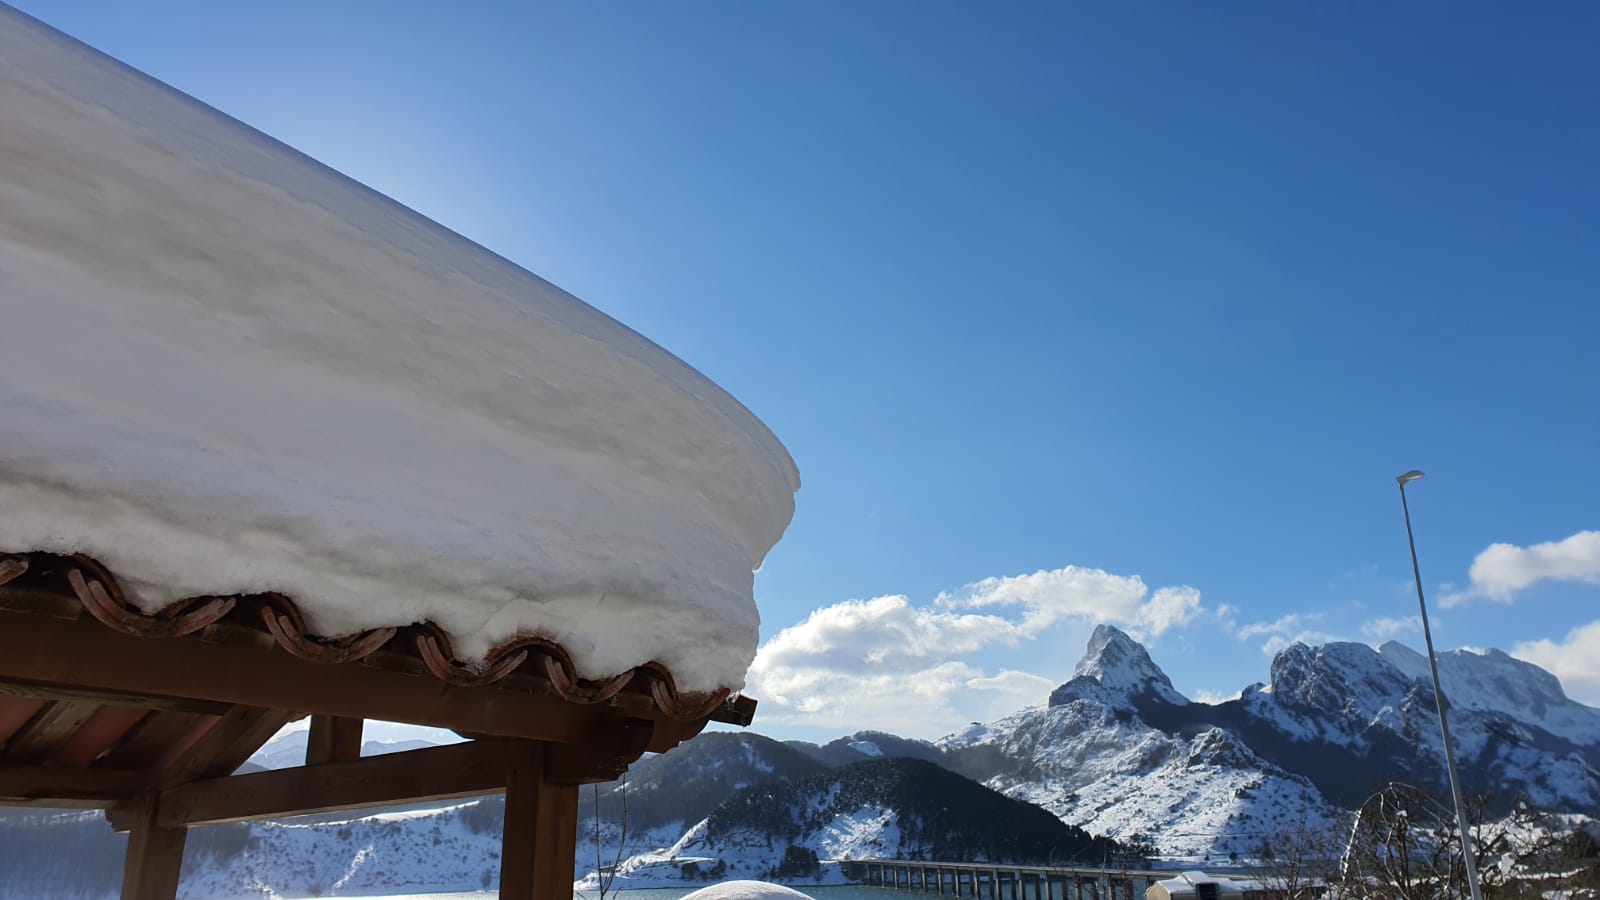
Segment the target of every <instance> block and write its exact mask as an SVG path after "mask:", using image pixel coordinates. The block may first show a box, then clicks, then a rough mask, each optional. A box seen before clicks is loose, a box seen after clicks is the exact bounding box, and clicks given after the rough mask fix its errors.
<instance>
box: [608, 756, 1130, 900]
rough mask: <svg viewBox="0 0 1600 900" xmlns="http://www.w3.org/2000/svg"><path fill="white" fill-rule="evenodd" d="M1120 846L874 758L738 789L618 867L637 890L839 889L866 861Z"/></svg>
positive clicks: (1038, 859)
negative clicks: (765, 882) (719, 881)
mask: <svg viewBox="0 0 1600 900" xmlns="http://www.w3.org/2000/svg"><path fill="white" fill-rule="evenodd" d="M1121 855H1122V848H1120V847H1118V846H1117V845H1116V844H1115V843H1113V842H1111V841H1107V840H1104V839H1101V838H1097V837H1094V836H1092V835H1090V834H1089V833H1087V832H1085V831H1084V830H1082V829H1080V828H1075V827H1073V826H1070V825H1067V824H1065V823H1063V822H1062V821H1060V819H1058V818H1056V817H1054V816H1052V815H1051V814H1050V813H1049V812H1047V811H1045V810H1043V809H1040V808H1038V807H1037V806H1033V805H1030V804H1028V803H1024V802H1019V801H1018V800H1016V799H1011V798H1007V797H1005V796H1003V795H1001V794H999V793H996V792H995V791H992V790H989V789H987V788H984V787H983V786H981V785H978V784H976V783H974V782H972V781H970V780H968V779H966V778H963V777H961V776H959V775H956V774H955V773H953V772H949V771H947V770H945V769H942V768H940V767H939V766H936V765H934V764H932V763H929V762H925V761H922V760H916V759H904V758H902V759H882V758H874V759H869V760H865V761H862V762H858V763H854V764H852V765H849V766H845V767H843V768H839V769H831V770H827V771H823V772H819V773H817V774H814V775H811V776H809V777H806V778H801V779H798V780H794V781H789V782H774V783H768V784H763V785H755V786H752V787H748V788H744V789H742V790H739V791H736V792H734V793H733V794H732V795H731V796H729V797H728V798H727V799H726V800H724V801H723V802H722V803H721V804H719V805H718V806H717V808H716V809H715V810H713V811H712V813H711V814H710V815H709V816H707V817H706V818H705V819H704V820H702V821H700V822H699V823H697V824H695V825H694V826H692V827H691V828H690V829H689V830H688V831H687V832H686V833H685V834H684V835H683V837H682V838H681V839H680V840H678V841H677V842H676V843H675V844H673V845H672V846H671V847H667V848H662V849H660V850H657V851H654V852H651V853H644V854H639V855H636V856H634V857H632V858H630V859H629V860H627V861H626V862H625V863H624V864H623V865H622V866H621V867H620V869H619V871H620V877H621V879H623V881H622V882H621V883H625V884H628V885H629V886H635V887H637V886H645V885H648V884H658V883H670V882H672V881H678V880H690V881H693V880H695V879H696V878H698V877H701V876H703V875H708V874H709V875H710V876H711V877H729V878H733V877H739V878H748V877H754V878H768V877H777V878H789V879H798V880H801V881H804V880H822V881H835V880H838V879H839V878H840V877H841V874H842V873H841V871H840V870H839V869H838V868H837V867H834V866H829V865H825V864H826V863H829V862H830V861H833V862H836V861H840V860H849V859H860V858H866V857H897V856H904V857H906V858H911V859H919V858H920V859H956V858H959V859H969V860H1006V861H1011V862H1035V863H1046V862H1057V863H1066V862H1072V861H1078V862H1085V863H1094V864H1102V863H1104V862H1105V861H1107V860H1108V859H1113V858H1116V859H1120V858H1121Z"/></svg>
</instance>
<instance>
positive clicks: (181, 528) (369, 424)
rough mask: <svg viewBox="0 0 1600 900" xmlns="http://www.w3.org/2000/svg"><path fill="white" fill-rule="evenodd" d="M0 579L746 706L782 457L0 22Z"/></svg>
mask: <svg viewBox="0 0 1600 900" xmlns="http://www.w3.org/2000/svg"><path fill="white" fill-rule="evenodd" d="M0 108H3V109H4V110H5V120H6V125H5V127H4V128H0V208H4V210H5V214H4V216H0V305H3V306H4V309H5V325H4V327H3V328H0V421H3V422H4V423H5V440H4V441H3V442H0V509H4V510H5V516H4V520H3V522H0V550H9V551H17V552H26V551H54V552H86V553H89V554H91V555H93V556H96V557H98V558H99V559H100V560H101V561H102V562H104V563H105V564H106V565H107V566H109V567H110V568H111V569H112V570H113V571H115V572H117V573H118V574H119V575H120V576H122V577H123V578H124V579H126V580H127V581H128V582H129V583H130V586H131V587H132V588H134V589H135V590H136V591H137V593H138V595H139V596H138V598H137V599H135V601H134V602H136V603H137V604H138V605H139V606H141V607H142V608H144V609H146V610H147V611H149V610H154V609H156V608H159V607H160V606H162V605H165V604H166V603H168V602H170V601H171V600H173V599H177V598H179V597H182V596H187V595H196V594H215V593H251V592H262V591H280V592H283V593H285V594H288V595H290V596H292V597H294V598H295V600H296V601H297V603H298V604H299V605H300V608H301V610H302V611H303V612H304V613H305V614H306V618H307V620H308V625H309V626H310V627H311V628H312V629H313V630H314V631H317V632H320V633H322V634H324V635H341V634H348V633H352V632H356V631H360V630H363V629H366V628H370V627H376V626H385V625H403V624H408V623H412V622H416V621H419V620H424V619H431V620H433V621H434V622H436V623H438V624H439V625H440V626H442V627H443V628H444V629H445V630H446V631H447V632H449V633H450V635H451V638H452V641H453V644H454V649H455V651H456V653H457V655H458V656H460V657H461V658H463V659H468V660H470V659H474V658H481V657H482V655H483V654H484V653H486V652H487V651H488V650H489V649H491V648H492V647H493V646H494V645H495V644H497V643H498V642H500V641H502V640H504V639H506V638H508V637H510V636H513V635H516V634H518V633H540V634H543V635H545V636H548V637H551V638H553V639H555V640H558V641H560V642H561V643H563V644H564V645H565V646H566V648H567V649H568V650H569V651H570V652H571V653H572V655H573V658H574V661H575V663H576V664H577V666H578V668H579V670H580V674H582V675H585V676H593V677H598V676H604V675H608V674H613V673H617V672H621V671H625V670H627V669H629V668H632V667H633V666H635V665H638V664H640V663H644V662H647V661H649V660H652V659H654V660H659V661H660V662H662V663H663V664H665V665H666V666H667V667H668V668H669V669H671V670H672V672H673V673H674V675H675V676H676V678H677V679H678V683H679V687H681V688H683V689H686V690H691V691H698V690H710V689H714V688H717V687H723V686H730V687H731V686H738V685H741V684H742V683H743V680H744V674H745V670H746V668H747V667H748V665H749V663H750V661H751V659H752V658H753V657H754V654H755V649H756V640H757V626H758V617H757V612H756V608H755V604H754V602H753V600H752V596H751V589H752V583H753V575H752V571H753V570H754V569H756V568H758V567H759V566H760V564H761V562H762V559H763V558H764V556H765V555H766V553H767V551H768V550H769V549H770V548H771V547H772V546H773V544H775V543H776V542H777V540H778V538H779V537H780V536H781V535H782V534H783V531H784V529H785V528H786V527H787V525H788V523H789V520H790V517H791V516H792V514H793V509H794V492H795V491H796V490H797V489H798V486H799V478H798V474H797V472H796V469H795V467H794V463H793V461H792V460H791V459H790V458H789V455H788V453H787V451H785V449H784V448H783V445H782V444H780V443H779V442H778V440H777V439H776V438H775V437H774V436H773V435H772V434H771V433H770V432H769V431H768V430H767V429H766V427H765V426H763V425H762V424H761V422H760V421H758V420H757V419H756V418H755V416H754V415H752V414H751V413H750V412H749V411H748V410H746V409H745V408H744V407H743V406H741V405H740V404H739V403H738V402H737V401H736V400H734V399H733V398H732V397H731V396H729V395H728V394H727V393H725V392H724V391H722V390H721V389H720V388H719V387H718V386H717V385H715V384H713V383H712V382H711V381H710V380H708V379H707V378H705V377H704V376H702V375H701V374H700V373H698V372H696V371H695V370H693V369H691V368H690V367H689V366H687V365H685V364H684V363H683V362H681V361H679V360H678V359H676V358H675V357H673V356H672V355H671V354H669V353H667V352H666V351H664V350H662V349H661V348H660V347H657V346H656V345H655V344H653V343H651V342H650V341H648V340H646V339H645V338H643V337H641V336H640V335H638V334H636V333H634V332H633V331H630V330H629V329H628V328H626V327H625V326H623V325H621V324H619V323H617V322H615V321H613V320H612V319H610V318H608V317H607V316H605V315H604V314H603V313H600V312H599V311H597V310H595V309H593V308H592V307H590V306H588V305H586V304H584V303H583V302H581V301H579V300H578V299H577V298H575V297H573V296H571V295H569V294H567V293H565V292H564V291H562V290H560V289H559V288H557V287H555V286H554V285H551V284H550V283H548V282H546V281H544V280H542V279H540V278H538V277H537V276H534V275H532V274H530V273H529V272H527V271H525V270H523V269H521V268H519V267H517V266H516V265H513V264H512V263H510V262H508V261H506V260H505V259H502V258H500V257H498V256H496V255H494V254H493V253H490V252H489V251H487V250H485V249H483V248H481V247H479V246H477V245H475V244H473V243H471V242H470V241H467V240H466V239H464V238H462V237H460V236H459V235H456V234H454V233H452V232H450V231H448V230H446V229H445V228H443V227H441V226H439V225H437V224H435V223H433V222H431V221H429V220H427V219H425V218H423V217H422V216H420V215H418V214H417V213H414V212H412V211H411V210H409V209H406V208H404V207H402V206H400V205H398V204H396V203H394V202H393V201H391V200H389V199H388V198H386V197H383V196H382V195H380V194H378V193H376V192H374V191H371V190H369V189H367V188H365V187H363V186H362V185H360V184H357V183H355V182H353V181H351V180H349V179H347V178H345V177H344V176H342V175H340V174H339V173H337V172H334V171H332V170H330V169H328V168H326V167H324V166H322V165H320V164H318V163H317V162H315V161H313V160H311V159H309V158H307V157H305V156H302V155H300V154H298V153H296V152H294V151H293V150H291V149H289V148H287V147H285V146H283V145H282V144H279V143H277V142H276V141H273V140H272V139H270V138H268V137H266V136H265V135H262V134H260V133H259V132H256V131H254V130H252V129H250V128H248V127H246V126H244V125H242V124H240V123H239V122H237V121H234V120H232V119H230V118H228V117H226V116H224V115H222V114H220V113H218V112H216V111H215V110H213V109H210V108H209V107H206V106H204V105H202V104H200V103H198V102H196V101H195V100H193V99H191V98H189V97H187V96H185V95H183V94H180V93H178V92H177V91H175V90H172V89H170V88H168V87H166V86H165V85H162V84H160V83H158V82H155V81H153V80H151V79H149V78H147V77H145V76H143V75H141V74H140V73H138V72H135V71H133V70H131V69H128V68H126V67H124V66H122V65H121V64H119V63H117V62H115V61H114V60H111V59H109V58H107V57H105V56H103V55H101V54H99V53H97V52H95V51H94V50H91V49H89V48H87V47H85V46H83V45H81V44H79V43H77V42H75V41H73V40H71V39H70V38H67V37H65V36H64V35H61V34H59V33H58V32H55V31H53V30H51V29H50V28H48V27H46V26H44V25H42V24H40V23H38V22H36V21H34V20H33V19H31V18H29V17H27V16H25V15H23V14H21V13H19V12H17V11H15V10H13V9H11V8H10V7H7V6H4V5H3V4H0Z"/></svg>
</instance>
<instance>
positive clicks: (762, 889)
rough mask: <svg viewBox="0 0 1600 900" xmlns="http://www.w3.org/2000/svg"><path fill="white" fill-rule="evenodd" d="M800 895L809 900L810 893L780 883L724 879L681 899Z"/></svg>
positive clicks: (761, 899)
mask: <svg viewBox="0 0 1600 900" xmlns="http://www.w3.org/2000/svg"><path fill="white" fill-rule="evenodd" d="M796 897H802V898H804V900H811V895H810V894H802V893H800V892H799V891H797V890H795V889H794V888H786V887H784V886H783V885H781V884H769V883H767V882H765V881H724V882H723V883H722V884H713V885H712V886H710V887H703V888H701V889H700V890H698V891H695V892H694V893H692V894H689V895H687V896H685V897H684V898H683V900H794V898H796Z"/></svg>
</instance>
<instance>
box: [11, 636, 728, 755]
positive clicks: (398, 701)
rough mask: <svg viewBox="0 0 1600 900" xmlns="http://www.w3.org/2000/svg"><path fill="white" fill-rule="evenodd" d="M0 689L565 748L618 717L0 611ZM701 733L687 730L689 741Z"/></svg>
mask: <svg viewBox="0 0 1600 900" xmlns="http://www.w3.org/2000/svg"><path fill="white" fill-rule="evenodd" d="M13 616H17V617H20V616H26V617H27V620H26V622H25V623H24V622H23V621H21V620H20V619H13V618H12V617H13ZM24 625H25V627H24ZM0 680H3V681H12V682H15V681H26V682H32V683H35V684H38V683H45V684H52V685H56V686H60V687H64V688H67V689H69V690H74V691H112V692H121V693H132V694H147V695H152V696H162V697H178V698H188V699H196V700H207V701H214V702H219V703H229V704H242V705H247V706H253V707H259V708H270V709H284V710H300V711H302V712H304V713H312V714H323V715H330V716H339V717H345V718H373V719H385V720H389V721H395V722H409V723H412V724H417V725H433V726H437V727H441V728H451V729H454V730H457V731H466V732H472V733H477V734H488V735H495V736H498V737H512V738H525V739H530V740H540V741H550V742H553V743H567V744H584V743H587V742H588V741H589V740H590V739H591V737H592V736H594V735H595V734H596V733H597V732H599V731H600V730H601V729H602V728H603V727H604V723H605V722H606V721H607V720H615V719H616V718H617V717H618V715H619V713H618V711H617V710H615V709H612V708H610V707H608V706H606V705H604V704H595V705H592V706H585V705H580V704H575V703H570V702H568V701H565V700H562V699H561V698H559V697H557V696H555V695H553V694H538V693H532V692H528V691H521V690H515V689H509V688H504V687H459V686H456V685H451V684H447V683H444V682H441V681H439V680H437V679H435V678H432V677H429V676H425V675H421V676H419V675H409V674H405V673H401V672H393V671H387V670H384V669H379V668H375V667H372V666H366V665H363V664H360V663H341V664H337V665H329V664H324V663H315V662H309V661H306V660H303V659H299V658H297V657H294V656H290V655H289V654H288V653H285V652H283V651H281V650H266V649H258V648H254V647H245V646H240V645H230V644H219V643H212V642H210V641H206V640H203V639H198V638H197V637H194V636H191V637H188V638H174V639H167V640H157V639H148V638H138V637H130V636H128V635H125V634H120V633H118V632H115V631H112V630H111V629H109V628H106V627H105V626H103V625H101V624H100V623H98V622H95V621H93V620H92V619H79V620H66V619H57V618H51V617H48V616H39V615H30V614H28V613H16V612H9V611H0ZM703 724H704V723H703V722H701V723H693V726H692V727H693V729H694V730H695V731H698V728H699V726H702V725H703ZM684 730H688V729H684ZM670 731H671V733H673V734H680V733H681V732H680V731H679V730H678V729H671V730H670ZM678 739H679V740H681V739H682V738H681V737H679V738H678ZM669 746H670V745H669ZM650 749H652V750H654V749H656V748H655V747H654V746H652V747H651V748H650Z"/></svg>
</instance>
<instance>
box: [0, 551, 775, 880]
mask: <svg viewBox="0 0 1600 900" xmlns="http://www.w3.org/2000/svg"><path fill="white" fill-rule="evenodd" d="M754 708H755V702H754V701H753V700H750V699H749V698H746V697H743V696H729V694H728V692H727V691H721V692H718V693H716V694H710V695H683V694H680V693H679V692H678V691H677V690H676V688H675V686H674V684H673V680H672V675H671V673H670V672H668V671H666V670H665V669H664V668H662V667H661V666H658V665H654V664H650V665H645V666H641V667H638V668H635V669H633V670H632V671H629V672H625V673H622V674H620V675H618V676H616V677H614V678H611V679H608V680H605V681H601V682H592V681H585V680H582V679H580V678H578V677H576V674H575V672H574V670H573V666H572V662H571V659H570V658H569V657H568V655H567V653H566V651H565V650H563V649H562V648H561V647H560V646H559V645H558V644H555V643H552V642H550V641H548V640H545V639H543V638H540V637H537V636H523V637H518V638H515V639H513V640H510V641H507V642H505V643H504V644H501V645H500V646H498V647H496V648H495V650H494V651H493V652H491V653H490V654H489V657H488V659H487V661H486V663H485V664H484V665H481V666H474V667H468V666H465V665H463V664H461V663H460V662H458V661H457V660H455V659H454V658H453V656H452V654H451V651H450V642H449V639H448V636H447V635H446V634H445V633H444V632H443V631H442V630H440V629H438V628H436V627H434V626H432V625H430V624H428V623H422V624H415V625H403V626H397V627H392V628H380V629H375V630H372V631H368V632H364V633H361V634H356V635H349V636H345V637H341V638H338V639H326V638H323V637H319V636H317V635H313V634H309V633H307V631H306V628H305V626H304V622H303V619H302V617H301V614H300V612H299V611H298V610H297V608H296V607H295V604H294V602H293V601H292V600H291V599H290V598H288V597H285V596H282V595H278V594H254V595H234V596H203V597H192V598H188V599H185V600H181V601H178V602H175V603H172V604H170V605H168V606H166V607H165V608H163V609H161V610H160V611H158V612H156V613H155V614H146V613H144V612H141V611H140V610H139V608H138V607H137V605H136V604H133V603H131V602H130V597H129V595H128V593H127V588H126V587H124V586H123V585H122V584H121V583H120V582H119V581H118V579H117V577H116V575H115V574H114V573H113V572H111V571H109V570H108V569H106V568H105V567H104V566H102V565H101V564H100V563H99V562H97V561H96V560H94V559H92V558H89V557H87V556H83V555H73V556H61V555H53V554H45V553H29V552H12V553H0V804H8V805H30V806H56V807H69V808H103V809H105V810H106V811H107V817H108V819H109V820H110V821H111V823H112V825H113V826H114V827H115V828H117V829H118V830H123V831H127V832H128V834H129V842H128V851H127V860H126V864H125V868H124V875H123V887H122V897H123V898H124V900H171V898H173V897H175V896H176V892H177V887H178V877H179V870H180V868H181V864H182V859H183V846H184V838H185V834H186V831H187V829H188V828H189V827H190V826H195V825H210V824H218V823H223V822H241V821H248V820H253V819H265V818H276V817H283V816H294V815H301V814H306V813H315V812H326V811H333V810H350V809H360V808H363V807H371V806H380V805H386V804H395V803H407V802H415V801H424V800H436V799H445V798H457V797H470V796H475V795H482V794H490V793H496V792H500V791H504V792H505V794H506V818H505V829H504V834H503V836H502V841H503V848H502V854H501V873H500V896H501V897H504V898H516V900H529V898H541V900H547V898H558V900H567V898H569V897H570V896H571V890H572V875H573V864H574V858H575V851H576V842H577V815H578V787H579V785H582V784H587V783H594V782H599V781H606V780H610V779H612V778H615V777H617V776H619V775H620V774H621V773H622V772H623V771H625V770H626V769H627V767H628V766H629V765H630V764H631V763H633V762H634V761H635V760H637V759H638V758H639V757H640V756H641V755H642V754H644V753H645V752H647V751H650V752H661V751H664V750H667V749H669V748H671V747H674V746H676V745H677V744H678V743H680V742H681V741H683V740H686V739H688V738H690V737H693V736H694V735H695V734H698V733H699V732H700V730H701V729H703V728H704V727H705V726H706V724H707V723H708V722H710V721H720V722H728V723H732V724H738V725H746V724H748V723H749V722H750V718H751V714H752V713H753V712H754ZM305 716H310V717H311V731H310V739H309V743H308V746H307V750H306V762H305V765H303V766H300V767H297V768H290V769H280V770H276V771H265V772H254V773H249V774H234V773H235V772H236V770H238V768H239V767H240V765H241V764H243V763H244V762H245V760H246V759H248V758H249V757H250V756H251V754H253V753H254V752H255V751H256V750H257V749H259V748H260V747H261V745H262V744H263V743H265V742H266V741H267V740H268V739H269V738H270V737H272V735H273V734H274V733H276V732H277V731H278V730H279V729H280V728H282V727H283V726H284V725H285V724H287V723H289V722H292V721H295V720H298V719H300V718H303V717H305ZM369 718H371V719H382V720H388V721H395V722H407V723H414V724H418V725H432V726H438V727H443V728H449V729H453V730H455V731H456V732H457V733H459V734H461V735H463V736H464V737H468V738H470V740H468V741H467V742H465V743H462V744H456V745H452V746H443V747H433V748H427V749H422V750H411V751H407V752H401V753H393V754H389V755H384V756H373V757H366V758H362V757H361V755H360V746H361V731H362V722H363V720H364V719H369Z"/></svg>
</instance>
